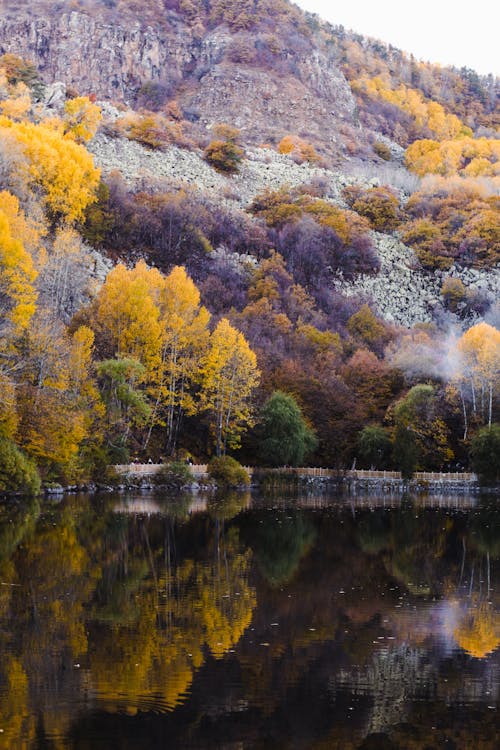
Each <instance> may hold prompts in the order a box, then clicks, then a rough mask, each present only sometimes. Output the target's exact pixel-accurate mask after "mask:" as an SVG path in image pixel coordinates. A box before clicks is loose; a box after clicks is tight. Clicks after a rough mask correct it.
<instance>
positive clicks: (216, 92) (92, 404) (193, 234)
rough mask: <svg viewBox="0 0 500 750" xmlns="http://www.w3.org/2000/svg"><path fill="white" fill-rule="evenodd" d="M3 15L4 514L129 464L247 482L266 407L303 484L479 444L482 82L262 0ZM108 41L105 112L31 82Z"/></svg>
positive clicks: (489, 371) (492, 186)
mask: <svg viewBox="0 0 500 750" xmlns="http://www.w3.org/2000/svg"><path fill="white" fill-rule="evenodd" d="M6 6H8V3H7V4H6ZM8 7H9V8H10V10H9V12H8V13H6V15H5V18H4V19H3V21H2V24H3V25H2V29H3V31H2V30H1V29H0V51H1V49H3V51H4V54H3V56H1V57H0V175H1V180H0V188H1V192H0V289H1V295H0V304H1V306H2V323H1V341H0V395H1V398H0V454H1V455H0V458H1V460H2V461H3V462H4V463H5V464H7V462H8V464H9V465H10V466H12V467H13V468H12V471H11V472H10V473H9V474H8V475H5V476H4V475H3V474H0V490H8V489H16V488H17V489H18V488H23V487H24V488H31V489H33V488H36V486H37V476H38V475H41V477H42V479H43V480H45V481H65V482H82V481H87V480H89V479H90V478H92V477H102V475H103V470H104V467H105V466H106V465H108V464H109V463H118V462H126V461H129V460H131V459H132V458H134V457H137V458H140V459H142V460H147V459H148V458H152V459H154V460H158V459H159V458H160V457H161V458H164V459H167V458H173V457H176V458H186V457H188V456H192V457H193V458H194V459H196V460H200V461H201V460H205V459H206V458H207V457H209V456H210V455H217V456H218V455H221V454H224V453H226V452H231V453H233V454H234V455H236V456H238V457H240V458H241V459H242V460H244V461H245V462H259V461H262V460H263V459H262V450H261V445H263V444H267V443H266V441H270V440H271V438H272V436H271V435H270V434H266V430H269V429H271V428H270V427H269V425H272V429H273V430H277V431H278V432H279V429H280V427H279V420H280V418H281V417H280V414H281V413H282V412H283V410H281V412H280V411H278V410H277V407H276V414H275V413H274V412H273V409H274V406H273V405H274V404H278V405H279V404H280V403H281V402H280V398H281V400H283V398H288V399H289V400H290V399H291V402H290V403H291V405H290V409H291V412H293V414H296V415H297V418H296V420H298V423H300V424H301V425H303V427H301V430H302V433H303V434H306V435H308V440H307V441H306V442H307V447H308V450H309V453H308V454H306V453H305V449H304V450H301V451H298V450H295V448H294V449H293V450H292V452H291V455H300V456H301V458H302V460H307V461H309V462H310V463H315V464H322V465H328V466H338V467H347V466H350V465H351V464H352V462H353V461H354V460H356V461H357V465H358V466H366V467H370V466H374V467H377V468H393V467H396V468H400V469H402V470H403V472H404V473H405V474H411V473H412V471H414V470H415V469H416V468H422V469H430V470H440V469H449V468H453V469H455V468H456V467H457V466H458V467H469V466H470V460H471V456H472V462H473V463H472V465H473V466H475V465H476V464H475V463H474V461H476V462H477V461H479V463H480V454H481V450H483V453H484V451H485V450H486V451H491V449H492V448H491V445H490V442H491V440H495V439H496V438H495V435H496V434H497V429H496V428H495V426H494V425H495V423H496V422H498V421H499V419H500V415H499V407H500V403H499V401H500V398H499V397H500V332H499V330H498V320H499V310H498V301H497V300H498V290H499V289H500V282H499V278H500V274H499V269H498V264H499V262H500V221H499V208H500V199H499V185H500V148H499V144H500V140H499V138H498V125H499V123H498V81H497V80H495V79H493V78H491V77H479V76H477V75H476V74H474V73H473V72H472V71H469V70H465V69H464V70H461V71H459V70H454V69H444V68H437V67H433V66H430V65H427V64H421V63H417V62H416V61H415V60H413V59H411V58H409V57H407V56H406V55H404V54H403V53H401V52H399V51H397V50H395V49H393V48H391V47H388V46H386V45H382V44H379V43H377V42H374V41H371V40H366V39H363V38H362V37H358V36H356V35H355V34H352V33H347V32H345V30H343V29H342V28H341V27H332V26H330V25H328V24H324V23H322V22H321V21H320V20H319V19H318V18H317V17H314V16H310V15H307V14H303V13H302V12H301V11H300V10H299V9H298V8H296V7H295V6H293V5H291V4H289V3H287V2H284V0H283V2H273V1H272V0H261V1H260V0H254V1H252V2H250V1H245V0H241V2H236V3H235V2H231V3H229V2H224V1H223V0H218V1H217V2H216V1H214V2H203V3H202V2H195V0H179V2H174V1H172V2H169V1H166V2H159V1H156V0H152V1H151V2H149V3H141V4H140V8H139V7H138V4H137V3H134V2H132V0H127V1H125V0H124V1H123V2H118V1H117V2H114V1H113V0H105V1H104V0H103V1H102V2H98V0H95V2H93V3H91V2H84V1H83V0H82V1H81V2H71V3H69V2H68V3H64V2H61V3H60V4H59V5H58V7H57V9H56V8H55V6H54V5H53V4H52V3H46V4H44V3H38V4H37V7H36V10H35V9H33V8H32V6H31V4H29V3H24V4H23V3H16V4H15V5H14V4H13V5H11V6H8ZM56 10H57V12H56ZM44 14H45V16H44ZM139 16H140V20H139ZM37 17H46V19H47V21H48V24H49V25H48V27H47V28H48V31H47V35H48V36H47V39H46V53H45V54H44V57H43V59H34V60H30V59H28V57H27V56H23V55H24V54H25V52H26V48H27V47H29V42H28V37H27V36H26V34H27V30H28V29H30V28H34V27H31V26H30V23H31V21H32V19H34V18H37ZM128 18H130V19H132V20H133V22H134V23H135V24H136V25H137V34H138V36H137V37H136V38H135V42H134V44H136V43H137V38H139V39H140V40H143V41H144V40H146V39H147V40H148V44H147V45H146V43H145V41H144V44H142V41H141V44H140V45H139V47H140V50H139V47H136V48H135V49H136V52H137V55H136V57H133V56H130V55H131V52H130V49H131V48H130V49H129V48H128V47H127V45H130V44H132V41H131V39H132V37H127V34H128V33H129V32H128V30H125V26H126V24H129V21H128V20H127V21H126V19H128ZM30 19H31V20H30ZM114 22H116V23H118V24H119V25H120V24H121V26H120V28H121V29H122V30H123V34H122V31H120V34H122V40H124V41H122V42H120V43H119V44H122V47H120V46H119V44H118V42H115V43H116V44H117V45H118V46H117V49H121V50H122V52H123V55H122V58H121V59H120V60H118V56H117V61H115V63H112V62H111V61H110V60H108V62H107V63H106V64H107V65H109V66H110V67H109V69H106V67H104V68H103V71H102V75H103V76H104V75H106V76H107V77H108V79H109V81H111V80H113V81H114V84H113V85H114V86H115V89H116V96H114V97H112V96H110V95H109V92H108V91H107V90H103V91H101V90H100V89H99V88H97V87H98V86H100V82H101V78H99V77H94V75H95V76H97V73H95V70H94V68H93V67H92V63H89V70H88V77H87V78H85V77H84V75H83V72H82V70H83V69H81V68H80V67H79V65H80V62H79V61H78V59H77V58H75V60H76V61H75V64H74V65H73V64H72V65H71V66H69V67H68V66H66V67H67V70H68V72H67V78H66V80H65V81H64V82H63V83H55V82H54V78H53V76H54V74H56V73H57V72H58V71H59V70H62V68H64V65H65V64H66V62H67V61H66V60H65V58H64V55H65V54H69V53H70V52H71V50H73V51H74V49H77V48H78V49H80V48H79V47H78V45H79V44H80V45H87V47H86V49H91V48H92V45H95V55H96V58H97V59H99V55H102V54H104V52H105V49H106V48H105V46H103V45H101V44H100V42H99V40H103V39H108V38H109V37H108V35H109V34H110V33H112V32H111V30H112V29H113V27H112V24H113V23H114ZM88 23H92V24H94V26H93V28H94V32H95V38H94V37H92V38H91V36H88V37H86V36H85V35H86V34H87V33H90V32H89V27H88ZM16 24H17V25H16ZM141 24H142V30H141ZM129 25H130V24H129ZM62 26H64V28H65V29H66V32H67V34H66V36H61V35H60V30H61V28H62ZM22 29H24V32H23V31H22ZM7 30H10V32H9V34H7ZM115 31H116V29H115V30H114V31H113V33H115ZM37 33H38V32H37ZM51 34H52V35H53V36H51ZM141 34H143V35H144V36H143V37H141ZM77 37H78V38H77ZM161 39H164V40H166V41H165V44H163V47H162V49H164V50H166V54H174V53H175V55H176V60H177V63H178V64H177V67H175V66H173V67H172V68H169V67H167V66H165V67H162V66H161V65H156V63H155V62H154V59H155V55H156V54H160V53H159V52H157V50H158V49H160V47H157V46H156V45H157V43H158V40H161ZM61 45H65V46H61ZM75 45H76V46H75ZM148 45H149V47H148ZM146 49H148V50H149V51H148V52H146V51H145V50H146ZM127 50H128V51H127ZM155 50H156V52H155ZM129 53H130V55H129ZM162 54H163V53H162ZM134 61H135V62H134ZM113 65H115V67H113ZM51 71H52V73H51ZM99 75H101V73H99ZM103 85H104V84H103ZM226 85H227V86H229V87H230V88H229V89H228V90H226V88H225V87H226ZM252 87H253V89H255V90H253V89H252ZM278 89H279V91H278ZM250 90H252V91H253V93H252V97H253V98H250V99H248V100H247V101H246V102H245V103H243V100H244V99H245V97H246V92H248V91H250ZM125 92H128V93H127V95H125ZM293 92H295V93H293ZM233 94H234V96H233ZM257 100H258V101H257ZM336 101H338V107H337V108H336V110H335V111H334V110H333V109H332V107H333V106H334V105H333V102H336ZM304 102H308V103H309V104H310V105H311V108H310V109H309V108H308V107H304V106H303V104H304ZM238 110H240V112H238ZM274 112H277V115H276V117H274V116H273V113H274ZM179 165H182V166H179ZM396 250H397V252H399V253H400V255H396V254H395V253H396ZM405 264H406V265H405ZM389 267H390V268H391V269H392V271H390V273H391V275H392V276H393V278H392V280H391V278H389V276H386V275H385V274H388V273H389V271H388V268H389ZM398 274H399V275H398ZM405 274H406V277H407V278H408V286H407V287H406V292H405V294H407V299H405V302H404V303H405V305H406V307H407V308H408V309H411V308H412V307H414V308H415V310H418V311H419V310H420V309H421V308H420V307H419V304H421V300H419V299H417V297H418V296H419V295H420V293H419V292H417V286H413V284H414V283H415V284H416V283H417V280H418V285H419V286H418V288H419V289H422V290H423V289H426V290H427V291H426V294H427V293H428V297H426V299H429V304H428V305H427V309H426V310H425V315H424V316H422V317H421V318H420V319H419V317H418V316H419V314H420V313H416V314H414V315H413V317H412V321H411V322H412V323H413V326H412V327H411V328H408V327H403V326H401V325H398V323H397V321H398V320H401V318H399V317H398V315H397V314H391V315H389V314H388V312H387V311H388V309H389V307H388V306H392V307H391V308H390V309H392V310H394V307H395V306H397V304H399V302H397V300H396V301H395V300H394V299H393V300H391V299H388V300H386V301H385V302H384V301H383V300H382V301H381V299H380V298H381V297H383V296H384V294H383V290H384V288H386V289H390V288H391V289H392V287H391V286H390V283H393V282H394V278H395V279H399V278H401V279H402V278H403V277H405V276H404V275H405ZM406 277H405V278H406ZM397 283H398V282H397V281H396V284H397ZM384 285H386V286H385V287H384ZM377 286H378V289H379V292H380V290H382V294H379V296H378V298H376V297H375V296H373V297H372V296H371V294H370V292H369V290H370V289H375V287H377ZM350 290H351V291H350ZM352 290H355V291H356V293H355V294H354V293H353V291H352ZM429 290H430V291H429ZM385 296H387V297H389V296H390V295H389V294H388V293H387V294H386V295H385ZM377 299H378V301H377ZM398 299H399V298H398ZM401 304H402V303H401ZM273 394H274V396H273ZM276 394H280V395H279V397H277V396H276ZM287 404H288V401H287ZM302 433H301V434H302ZM488 441H490V442H488ZM481 446H486V447H485V448H481ZM478 455H479V459H477V458H475V457H477V456H478ZM479 463H477V465H479ZM9 476H11V477H12V478H13V479H11V480H9ZM12 485H14V486H12Z"/></svg>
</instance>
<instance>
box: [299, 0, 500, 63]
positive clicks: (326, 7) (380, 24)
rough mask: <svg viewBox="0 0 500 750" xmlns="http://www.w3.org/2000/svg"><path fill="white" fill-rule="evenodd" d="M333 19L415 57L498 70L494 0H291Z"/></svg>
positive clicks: (499, 23)
mask: <svg viewBox="0 0 500 750" xmlns="http://www.w3.org/2000/svg"><path fill="white" fill-rule="evenodd" d="M294 2H295V3H296V4H297V5H299V6H300V7H301V8H303V9H304V10H308V11H310V12H312V13H317V14H318V15H319V16H320V17H321V18H323V19H324V20H326V21H330V22H331V23H333V24H336V25H340V24H341V25H342V26H345V27H346V29H352V30H353V31H357V32H359V33H360V34H364V35H365V36H372V37H375V38H376V39H381V40H382V41H384V42H388V43H390V44H392V45H393V46H394V47H398V48H399V49H401V50H403V51H404V52H408V53H413V55H414V56H415V57H416V58H417V59H418V60H424V61H429V62H433V63H440V64H441V65H454V66H456V67H459V68H461V67H462V66H465V67H467V68H473V69H474V70H476V71H477V72H478V73H482V74H488V73H493V74H495V75H500V36H499V28H500V2H498V0H475V2H473V3H471V2H466V0H416V1H415V0H414V1H413V2H404V0H342V2H335V0H294Z"/></svg>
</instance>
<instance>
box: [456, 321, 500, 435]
mask: <svg viewBox="0 0 500 750" xmlns="http://www.w3.org/2000/svg"><path fill="white" fill-rule="evenodd" d="M457 352H458V355H459V366H458V368H459V369H458V373H457V376H456V379H457V381H458V384H459V387H460V388H461V389H462V390H461V393H462V397H463V396H464V392H465V390H466V391H467V392H468V394H469V398H470V400H471V403H472V413H473V415H474V416H475V417H480V418H481V419H482V420H483V422H484V421H486V422H487V424H488V425H489V426H491V423H492V418H493V405H494V397H495V396H496V394H497V393H498V388H499V386H500V331H499V330H498V329H497V328H495V327H494V326H491V325H489V324H488V323H484V322H483V323H477V324H476V325H474V326H472V327H471V328H469V329H468V330H467V331H466V332H465V333H464V334H463V335H462V336H461V337H460V339H459V340H458V342H457ZM464 420H465V432H466V433H467V412H466V409H465V401H464Z"/></svg>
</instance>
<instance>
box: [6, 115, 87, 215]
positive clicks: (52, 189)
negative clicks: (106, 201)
mask: <svg viewBox="0 0 500 750" xmlns="http://www.w3.org/2000/svg"><path fill="white" fill-rule="evenodd" d="M0 136H1V138H2V139H3V140H5V141H6V142H7V143H9V144H13V145H14V144H18V145H19V146H21V148H22V152H23V155H24V157H25V158H26V159H27V163H28V175H29V180H30V184H31V186H32V187H33V188H34V190H35V192H36V191H41V192H42V196H43V199H44V202H45V205H46V208H47V210H48V212H49V214H50V215H51V218H54V219H55V220H60V219H62V220H64V221H66V222H68V223H74V222H76V221H80V220H83V219H84V218H85V215H84V212H85V209H86V208H87V206H88V205H89V204H90V203H92V202H93V201H94V200H95V192H96V190H97V188H98V185H99V178H100V171H99V170H98V169H97V168H96V167H95V166H94V161H93V158H92V156H91V154H90V153H89V152H88V151H87V150H86V149H85V148H84V147H83V146H81V145H80V144H79V143H76V142H75V141H74V140H73V139H72V138H70V137H66V136H65V135H64V133H63V132H62V123H61V122H60V121H56V122H55V123H40V124H38V125H36V124H34V123H32V122H14V121H13V120H10V119H9V118H8V117H5V116H0Z"/></svg>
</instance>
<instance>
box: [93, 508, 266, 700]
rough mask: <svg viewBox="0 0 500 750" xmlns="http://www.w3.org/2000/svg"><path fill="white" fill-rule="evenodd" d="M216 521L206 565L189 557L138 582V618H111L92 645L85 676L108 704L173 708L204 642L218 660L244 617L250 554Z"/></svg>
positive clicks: (248, 608)
mask: <svg viewBox="0 0 500 750" xmlns="http://www.w3.org/2000/svg"><path fill="white" fill-rule="evenodd" d="M216 524H217V526H216V528H217V532H216V538H215V540H214V546H213V548H212V549H209V555H210V556H209V560H210V562H209V563H208V564H207V563H203V562H198V561H196V562H195V561H194V560H191V559H187V560H185V561H184V562H183V563H182V564H181V565H179V566H178V567H177V568H176V569H175V570H173V571H169V570H168V569H167V571H166V572H165V573H164V574H163V575H161V576H158V577H157V578H156V580H155V582H154V584H153V581H151V580H148V581H143V584H142V588H141V589H139V592H138V593H137V594H136V596H137V597H139V606H138V607H137V620H136V622H134V623H133V625H131V624H130V622H129V621H128V622H127V623H126V624H119V623H117V624H115V625H114V626H112V627H110V628H109V629H108V630H107V631H105V632H103V633H100V637H99V639H98V641H96V644H95V646H93V647H92V648H91V651H90V654H89V657H90V670H91V679H92V682H93V684H94V686H95V688H96V690H97V693H98V695H99V698H100V699H101V700H102V701H103V703H104V704H105V706H106V708H107V710H116V709H121V710H126V711H127V712H128V713H130V714H134V713H136V712H137V711H138V710H141V708H148V707H151V705H154V706H156V707H158V706H161V707H163V708H164V709H168V710H171V709H173V708H174V707H175V706H176V705H179V704H180V703H181V702H182V701H183V699H184V696H185V694H186V693H187V691H188V690H189V687H190V685H191V682H192V679H193V675H194V673H195V670H196V669H198V668H199V667H200V666H202V664H203V661H204V655H203V650H204V647H205V646H206V647H208V648H209V649H210V652H211V653H212V655H213V656H214V657H215V658H217V659H219V658H221V657H222V656H223V655H224V653H226V652H227V651H228V650H229V649H230V648H232V647H233V646H234V645H236V643H237V642H238V641H239V639H240V638H241V636H242V635H243V632H244V630H245V629H246V628H247V627H248V625H249V624H250V622H251V619H252V612H253V608H254V606H255V603H256V600H255V592H254V590H253V589H252V588H251V587H250V586H249V584H248V572H249V566H250V554H251V553H250V552H249V551H247V552H243V553H242V552H240V551H239V539H238V535H237V532H236V531H235V532H234V533H233V532H232V531H230V532H228V533H227V534H222V533H219V525H218V522H216Z"/></svg>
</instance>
